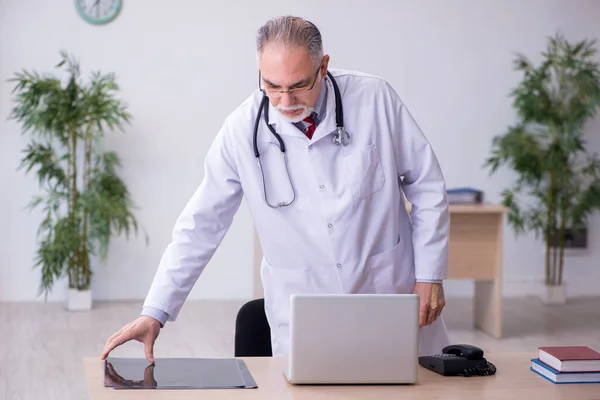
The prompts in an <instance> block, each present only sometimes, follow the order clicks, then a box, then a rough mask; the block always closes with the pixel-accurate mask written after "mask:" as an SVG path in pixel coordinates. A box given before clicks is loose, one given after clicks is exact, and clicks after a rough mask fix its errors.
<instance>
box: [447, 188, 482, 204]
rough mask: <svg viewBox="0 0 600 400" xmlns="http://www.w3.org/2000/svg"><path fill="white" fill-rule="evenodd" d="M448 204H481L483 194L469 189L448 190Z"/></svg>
mask: <svg viewBox="0 0 600 400" xmlns="http://www.w3.org/2000/svg"><path fill="white" fill-rule="evenodd" d="M446 192H447V194H448V202H449V203H450V204H482V203H483V192H482V191H481V190H477V189H473V188H470V187H459V188H454V189H448V190H447V191H446Z"/></svg>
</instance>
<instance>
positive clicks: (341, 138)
mask: <svg viewBox="0 0 600 400" xmlns="http://www.w3.org/2000/svg"><path fill="white" fill-rule="evenodd" d="M333 143H335V144H337V145H343V146H348V144H350V134H349V133H348V132H346V130H345V129H344V127H343V126H338V127H337V132H336V133H335V135H334V136H333Z"/></svg>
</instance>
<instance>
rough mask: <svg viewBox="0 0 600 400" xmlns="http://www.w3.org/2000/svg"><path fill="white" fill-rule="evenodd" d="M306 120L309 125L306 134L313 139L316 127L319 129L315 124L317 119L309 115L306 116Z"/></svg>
mask: <svg viewBox="0 0 600 400" xmlns="http://www.w3.org/2000/svg"><path fill="white" fill-rule="evenodd" d="M304 122H306V123H307V124H309V125H308V127H307V128H306V136H307V137H308V138H309V139H312V136H313V133H315V129H317V125H316V124H315V120H314V119H312V117H310V116H308V117H306V118H304Z"/></svg>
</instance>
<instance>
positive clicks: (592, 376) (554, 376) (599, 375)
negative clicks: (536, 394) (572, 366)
mask: <svg viewBox="0 0 600 400" xmlns="http://www.w3.org/2000/svg"><path fill="white" fill-rule="evenodd" d="M529 369H531V370H532V371H533V372H535V373H536V374H538V375H540V376H543V377H544V378H546V379H547V380H549V381H550V382H552V383H557V384H558V383H600V372H559V371H557V370H555V369H554V368H552V367H551V366H549V365H546V364H544V363H543V362H541V361H540V360H538V359H537V358H532V359H531V366H530V367H529Z"/></svg>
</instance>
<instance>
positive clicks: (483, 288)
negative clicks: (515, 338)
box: [448, 204, 507, 339]
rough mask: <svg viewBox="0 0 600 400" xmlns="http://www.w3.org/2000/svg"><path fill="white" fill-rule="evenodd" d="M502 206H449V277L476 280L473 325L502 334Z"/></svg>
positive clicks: (500, 335)
mask: <svg viewBox="0 0 600 400" xmlns="http://www.w3.org/2000/svg"><path fill="white" fill-rule="evenodd" d="M506 211H507V209H506V208H505V207H502V206H497V205H490V204H483V205H457V204H453V205H451V206H450V248H449V264H450V265H449V269H448V278H449V279H470V280H474V281H475V296H474V299H473V301H474V313H475V315H474V322H475V327H476V328H477V329H480V330H482V331H484V332H486V333H487V334H489V335H490V336H492V337H494V338H497V339H500V338H501V337H502V312H503V311H502V253H503V249H504V243H503V235H504V214H505V213H506Z"/></svg>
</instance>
